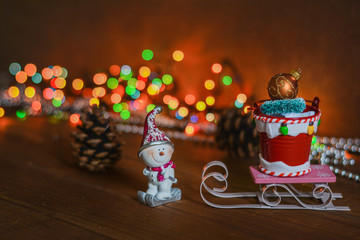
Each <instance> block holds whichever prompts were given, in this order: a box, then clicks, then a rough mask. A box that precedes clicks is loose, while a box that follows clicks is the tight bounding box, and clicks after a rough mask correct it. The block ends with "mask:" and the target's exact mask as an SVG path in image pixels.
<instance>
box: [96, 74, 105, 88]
mask: <svg viewBox="0 0 360 240" xmlns="http://www.w3.org/2000/svg"><path fill="white" fill-rule="evenodd" d="M106 80H107V76H106V74H105V73H97V74H95V75H94V77H93V81H94V83H95V84H96V85H102V84H104V83H106Z"/></svg>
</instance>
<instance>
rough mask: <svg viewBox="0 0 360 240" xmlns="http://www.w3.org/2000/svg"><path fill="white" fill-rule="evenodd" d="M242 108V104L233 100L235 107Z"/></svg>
mask: <svg viewBox="0 0 360 240" xmlns="http://www.w3.org/2000/svg"><path fill="white" fill-rule="evenodd" d="M243 106H244V103H242V102H239V101H238V100H237V99H236V100H235V107H237V108H242V107H243Z"/></svg>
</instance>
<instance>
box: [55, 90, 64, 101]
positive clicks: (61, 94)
mask: <svg viewBox="0 0 360 240" xmlns="http://www.w3.org/2000/svg"><path fill="white" fill-rule="evenodd" d="M63 98H64V92H63V91H62V90H55V92H54V99H55V100H58V101H61V100H62V99H63Z"/></svg>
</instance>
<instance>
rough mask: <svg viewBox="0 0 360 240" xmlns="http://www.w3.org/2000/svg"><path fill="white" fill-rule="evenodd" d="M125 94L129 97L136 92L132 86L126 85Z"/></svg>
mask: <svg viewBox="0 0 360 240" xmlns="http://www.w3.org/2000/svg"><path fill="white" fill-rule="evenodd" d="M125 92H126V94H127V95H129V96H131V95H133V94H134V93H135V92H136V88H135V87H134V86H132V85H128V86H126V88H125Z"/></svg>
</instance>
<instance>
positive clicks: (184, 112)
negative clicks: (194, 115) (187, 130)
mask: <svg viewBox="0 0 360 240" xmlns="http://www.w3.org/2000/svg"><path fill="white" fill-rule="evenodd" d="M178 113H179V115H180V116H181V117H183V118H184V117H186V116H187V115H188V114H189V109H187V108H186V107H181V108H179V111H178Z"/></svg>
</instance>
